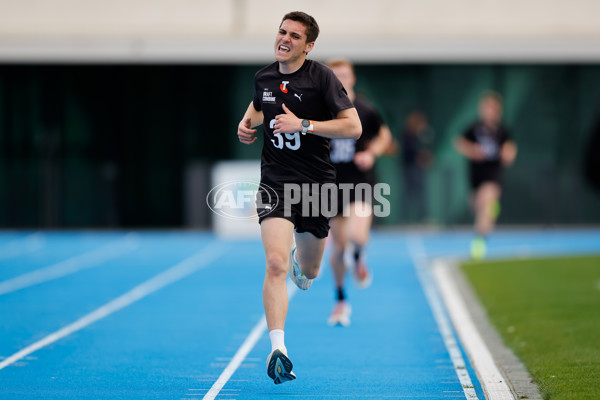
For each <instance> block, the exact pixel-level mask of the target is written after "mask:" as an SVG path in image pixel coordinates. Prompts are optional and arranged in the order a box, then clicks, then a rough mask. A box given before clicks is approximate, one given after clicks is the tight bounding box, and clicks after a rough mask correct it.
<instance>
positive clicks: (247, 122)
mask: <svg viewBox="0 0 600 400" xmlns="http://www.w3.org/2000/svg"><path fill="white" fill-rule="evenodd" d="M263 119H264V115H263V112H262V111H257V110H256V109H255V108H254V104H253V103H252V102H250V105H249V106H248V109H247V110H246V113H245V114H244V117H243V118H242V120H241V121H240V123H239V124H238V132H237V133H238V139H240V142H242V143H245V144H252V143H254V142H256V139H257V137H256V129H252V128H253V127H255V126H258V125H260V124H262V123H263Z"/></svg>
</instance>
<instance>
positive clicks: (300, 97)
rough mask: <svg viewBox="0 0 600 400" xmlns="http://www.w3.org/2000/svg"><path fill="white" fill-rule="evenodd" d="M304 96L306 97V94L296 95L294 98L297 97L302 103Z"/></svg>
mask: <svg viewBox="0 0 600 400" xmlns="http://www.w3.org/2000/svg"><path fill="white" fill-rule="evenodd" d="M302 96H304V93H302V94H298V93H294V97H297V98H298V100H300V101H302Z"/></svg>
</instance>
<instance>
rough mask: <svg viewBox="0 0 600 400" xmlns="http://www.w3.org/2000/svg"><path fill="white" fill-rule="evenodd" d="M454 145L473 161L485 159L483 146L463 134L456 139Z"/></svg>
mask: <svg viewBox="0 0 600 400" xmlns="http://www.w3.org/2000/svg"><path fill="white" fill-rule="evenodd" d="M454 147H455V148H456V150H457V151H458V152H459V153H460V154H462V155H463V156H465V157H467V158H469V159H471V160H473V161H483V160H485V157H484V155H483V151H481V146H480V145H479V144H477V143H474V142H471V141H469V140H467V139H465V138H464V137H462V136H459V137H458V138H457V139H456V140H455V142H454Z"/></svg>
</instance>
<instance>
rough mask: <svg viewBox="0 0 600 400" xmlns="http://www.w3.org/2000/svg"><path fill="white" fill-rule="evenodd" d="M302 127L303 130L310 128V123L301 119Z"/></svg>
mask: <svg viewBox="0 0 600 400" xmlns="http://www.w3.org/2000/svg"><path fill="white" fill-rule="evenodd" d="M296 123H297V122H296ZM302 126H303V127H305V128H308V127H309V126H310V121H309V120H307V119H303V120H302Z"/></svg>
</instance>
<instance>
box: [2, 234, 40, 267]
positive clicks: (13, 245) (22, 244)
mask: <svg viewBox="0 0 600 400" xmlns="http://www.w3.org/2000/svg"><path fill="white" fill-rule="evenodd" d="M45 242H46V239H45V237H44V235H43V234H42V233H40V232H36V233H32V234H31V235H27V236H25V237H23V238H20V239H15V240H13V241H11V242H9V243H6V244H5V245H3V246H1V247H0V260H6V259H9V258H15V257H18V256H20V255H22V254H27V253H33V252H34V251H37V250H39V249H41V248H42V247H44V244H45Z"/></svg>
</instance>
